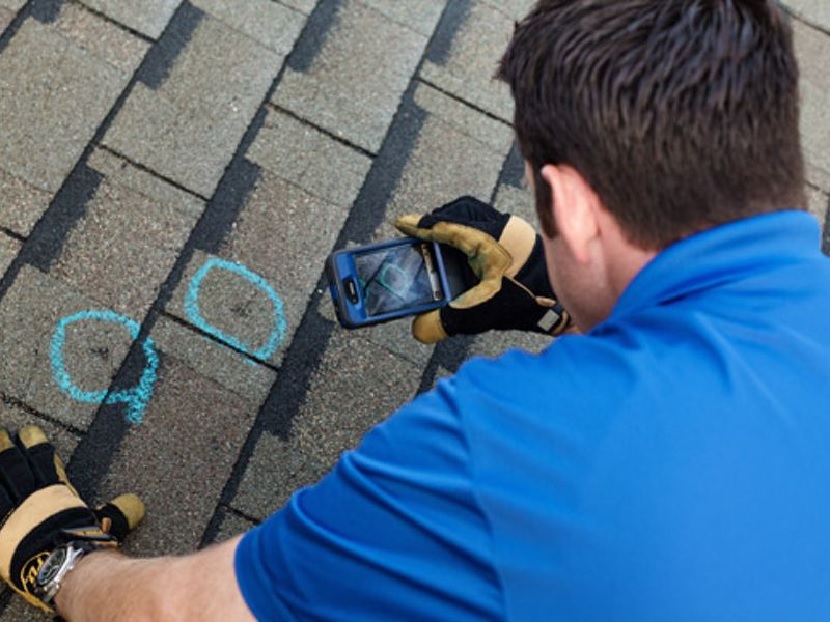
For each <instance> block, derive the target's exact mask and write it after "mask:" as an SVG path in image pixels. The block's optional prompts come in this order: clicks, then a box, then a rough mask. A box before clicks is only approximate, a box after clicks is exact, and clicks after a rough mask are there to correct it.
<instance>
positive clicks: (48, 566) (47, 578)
mask: <svg viewBox="0 0 830 622" xmlns="http://www.w3.org/2000/svg"><path fill="white" fill-rule="evenodd" d="M67 553H68V552H67V549H66V548H65V547H60V548H58V549H55V550H54V552H53V553H52V554H51V555H50V556H49V557H47V558H46V561H45V562H43V565H42V566H41V567H40V570H39V571H38V573H37V579H36V583H37V585H38V586H39V587H45V586H46V585H49V583H51V582H52V580H53V579H54V578H55V576H56V575H57V574H58V572H59V571H60V569H61V568H62V567H63V564H64V563H65V562H66V556H67Z"/></svg>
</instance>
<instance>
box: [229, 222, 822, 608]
mask: <svg viewBox="0 0 830 622" xmlns="http://www.w3.org/2000/svg"><path fill="white" fill-rule="evenodd" d="M819 237H820V236H819V230H818V226H817V223H816V222H815V220H814V219H813V218H812V217H810V216H809V215H807V214H805V213H803V212H797V211H786V212H779V213H776V214H772V215H767V216H760V217H755V218H751V219H747V220H744V221H740V222H735V223H731V224H728V225H725V226H721V227H717V228H714V229H711V230H708V231H705V232H702V233H699V234H697V235H694V236H691V237H689V238H687V239H685V240H683V241H682V242H680V243H678V244H676V245H674V246H672V247H670V248H669V249H667V250H666V251H664V252H663V253H661V254H660V255H659V256H658V257H656V258H655V259H654V260H653V261H652V262H650V263H649V264H648V265H647V266H646V267H645V268H644V269H643V270H642V271H641V273H640V274H639V275H638V276H637V277H636V278H635V279H634V280H633V282H632V283H631V284H630V286H629V287H628V288H627V290H626V291H625V292H624V293H623V295H622V296H621V298H620V299H619V301H618V303H617V305H616V307H615V308H614V310H613V313H612V314H611V316H610V317H609V318H608V319H607V320H606V321H605V322H603V323H602V324H601V325H599V326H597V327H596V328H595V329H594V330H592V331H591V332H590V333H589V334H587V335H583V336H568V337H562V338H560V339H557V340H556V341H555V342H553V343H552V344H551V346H550V347H549V348H547V349H546V350H545V351H544V352H542V353H541V354H538V355H534V354H529V353H525V352H519V351H511V352H509V353H507V354H505V355H503V356H502V357H500V358H498V359H496V360H484V359H477V360H472V361H470V362H469V363H467V364H465V365H464V366H463V368H462V369H461V370H460V371H459V372H458V373H457V374H456V375H455V376H454V377H452V378H449V379H446V380H441V381H439V382H438V384H437V386H436V388H435V389H434V390H433V391H432V392H430V393H427V394H424V395H421V396H419V397H418V398H417V399H415V400H413V401H412V402H411V403H409V404H408V405H406V406H404V407H403V408H401V409H400V410H399V411H398V412H396V413H395V414H394V415H393V416H391V417H390V418H389V419H388V420H387V421H386V422H384V423H383V424H381V425H379V426H377V427H376V428H374V429H373V430H371V431H370V432H369V433H368V434H367V435H366V437H365V439H364V440H363V442H362V444H361V445H360V446H359V447H358V448H357V449H356V450H354V451H352V452H350V453H347V454H345V455H344V456H343V457H342V458H341V459H340V461H339V462H338V463H337V465H336V466H335V467H334V469H333V470H332V472H331V473H330V474H329V475H328V476H327V477H325V478H324V479H323V480H322V481H321V482H320V483H318V484H317V485H315V486H312V487H310V488H307V489H304V490H301V491H299V492H297V493H296V494H295V495H294V496H293V498H292V499H291V501H290V502H289V503H288V504H287V505H286V507H284V508H283V509H282V510H280V511H279V512H277V513H276V514H274V515H273V516H272V517H271V518H269V519H268V520H267V521H266V522H264V523H263V524H262V525H260V526H259V527H257V528H256V529H254V530H253V531H251V532H250V533H248V534H247V535H246V536H245V538H244V539H243V540H242V542H241V544H240V545H239V547H238V549H237V554H236V573H237V578H238V581H239V586H240V588H241V590H242V593H243V595H244V597H245V599H246V601H247V603H248V605H249V606H250V608H251V610H252V612H253V613H254V614H255V615H256V617H257V618H259V619H260V620H348V621H352V620H354V621H358V620H360V621H364V622H365V621H368V620H383V621H389V620H407V621H410V620H452V621H458V620H522V621H524V620H529V621H552V620H555V621H588V622H598V621H603V622H607V621H615V620H616V621H625V622H629V621H630V622H635V621H636V622H650V621H654V622H666V621H672V622H683V621H706V622H711V621H717V620H729V621H731V622H734V621H746V622H750V621H751V622H759V621H767V620H769V621H772V620H775V621H781V620H798V621H799V622H810V621H816V622H827V621H828V620H830V260H828V259H827V258H825V257H824V256H823V255H822V254H821V252H820V250H819Z"/></svg>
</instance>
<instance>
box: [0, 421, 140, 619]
mask: <svg viewBox="0 0 830 622" xmlns="http://www.w3.org/2000/svg"><path fill="white" fill-rule="evenodd" d="M143 517H144V504H142V503H141V501H140V500H139V498H138V497H136V496H135V495H133V494H126V495H122V496H120V497H118V498H117V499H114V500H113V501H111V502H110V503H107V504H105V505H103V506H101V507H98V508H95V509H92V508H90V507H88V506H87V504H86V503H84V502H83V501H82V500H81V498H80V497H79V496H78V493H77V491H76V490H75V488H74V487H73V486H72V484H70V483H69V480H68V479H67V478H66V472H65V471H64V467H63V462H62V461H61V459H60V457H59V456H58V454H57V453H56V452H55V448H54V447H53V446H52V444H51V443H50V442H49V440H48V439H47V438H46V434H44V432H43V430H41V429H40V428H38V427H37V426H33V425H30V426H26V427H24V428H22V429H21V430H20V431H19V433H18V435H17V438H16V439H15V440H14V441H13V440H12V439H11V437H10V436H9V433H8V432H7V431H6V430H4V429H2V428H0V576H2V578H3V580H4V581H5V582H6V583H7V584H9V586H11V587H12V588H13V589H14V590H15V591H16V592H18V593H19V594H21V595H22V596H23V598H25V599H26V600H27V601H29V603H31V604H33V605H35V606H36V607H39V608H41V609H43V610H44V611H46V612H48V613H54V610H53V608H52V607H51V605H49V604H47V603H45V602H43V600H41V599H40V598H39V597H38V596H37V595H36V594H35V591H34V586H35V577H36V576H37V573H38V570H39V569H40V567H41V565H42V564H43V562H44V561H45V560H46V558H47V557H48V556H49V554H50V553H51V552H52V551H53V550H54V549H55V548H57V547H58V546H60V545H62V544H66V543H67V542H82V543H85V544H89V545H91V547H92V548H116V547H117V546H118V545H119V543H120V541H121V540H122V539H123V538H124V537H125V536H126V535H127V534H128V533H129V532H130V531H131V530H132V529H134V528H135V527H136V526H137V525H138V523H139V522H140V521H141V519H142V518H143Z"/></svg>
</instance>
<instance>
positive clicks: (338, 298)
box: [326, 237, 466, 328]
mask: <svg viewBox="0 0 830 622" xmlns="http://www.w3.org/2000/svg"><path fill="white" fill-rule="evenodd" d="M459 256H460V257H459ZM462 257H463V255H462V254H461V253H460V252H459V251H455V249H448V247H445V246H442V245H439V244H437V243H434V242H424V241H423V240H419V239H417V238H413V237H403V238H396V239H393V240H389V241H386V242H380V243H378V244H370V245H368V246H361V247H357V248H351V249H345V250H340V251H335V252H334V253H332V254H331V255H329V257H328V259H327V260H326V277H327V278H328V282H329V291H330V292H331V297H332V301H333V302H334V309H335V312H336V314H337V319H338V321H339V322H340V324H341V326H343V327H344V328H361V327H364V326H373V325H375V324H379V323H381V322H386V321H389V320H393V319H395V318H399V317H405V316H409V315H415V314H418V313H425V312H427V311H431V310H433V309H438V308H440V307H443V306H444V305H446V304H449V302H450V301H451V300H452V299H453V298H454V297H455V296H456V295H458V294H459V293H461V291H463V289H461V288H463V287H464V286H465V283H464V282H463V281H462V278H463V266H459V265H458V264H459V261H462V260H461V258H462ZM448 259H449V260H450V261H451V263H450V264H449V266H448V263H447V260H448ZM464 263H465V264H466V261H464ZM448 267H449V268H450V270H449V274H448Z"/></svg>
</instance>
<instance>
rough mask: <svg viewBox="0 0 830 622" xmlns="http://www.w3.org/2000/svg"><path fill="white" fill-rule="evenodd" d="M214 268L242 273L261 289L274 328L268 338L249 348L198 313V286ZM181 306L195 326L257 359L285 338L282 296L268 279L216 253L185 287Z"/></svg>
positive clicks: (274, 349)
mask: <svg viewBox="0 0 830 622" xmlns="http://www.w3.org/2000/svg"><path fill="white" fill-rule="evenodd" d="M214 269H218V270H225V271H227V272H230V273H232V274H235V275H237V276H239V277H242V278H243V279H245V280H246V281H248V282H249V283H251V284H252V285H253V286H255V287H257V288H259V289H260V290H262V291H263V292H265V294H266V295H267V296H268V298H269V300H270V301H271V304H272V305H273V307H274V328H273V329H272V330H271V334H270V335H269V337H268V341H267V342H266V343H265V344H263V345H262V346H260V347H259V348H256V349H253V346H251V345H248V344H245V343H243V342H242V341H241V340H240V339H237V338H236V337H234V336H232V335H227V334H225V333H224V332H223V331H221V330H219V329H218V328H216V327H215V326H213V325H212V324H210V323H209V322H207V321H206V320H205V318H204V317H202V313H201V311H200V310H199V288H200V287H201V286H202V281H203V280H204V278H205V277H206V276H207V275H208V273H210V271H211V270H214ZM184 309H185V313H186V314H187V318H188V320H190V322H191V323H192V324H193V325H194V326H195V327H196V328H198V329H199V330H201V331H202V332H204V333H207V334H208V335H211V336H212V337H215V338H216V339H218V340H219V341H221V342H222V343H225V344H227V345H229V346H231V347H232V348H235V349H236V350H239V351H240V352H243V353H245V354H247V355H249V356H251V357H252V358H255V359H259V360H261V361H267V360H268V359H269V358H271V356H272V355H273V354H274V352H276V351H277V348H279V346H280V344H281V343H282V342H283V340H284V339H285V330H286V323H285V313H284V310H283V304H282V300H281V299H280V297H279V296H278V295H277V292H276V291H274V288H273V287H271V285H269V284H268V282H267V281H266V280H265V279H263V278H262V277H261V276H259V275H258V274H256V273H254V272H251V271H250V270H249V269H248V268H246V267H245V266H243V265H242V264H238V263H234V262H232V261H227V260H225V259H219V258H217V257H213V258H211V259H209V260H208V261H206V262H205V264H204V265H203V266H202V267H201V268H200V269H199V271H198V272H197V273H196V275H195V276H194V277H193V279H192V280H191V281H190V287H189V288H188V290H187V295H186V297H185V301H184Z"/></svg>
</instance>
